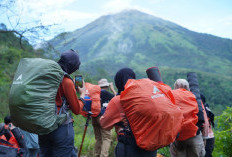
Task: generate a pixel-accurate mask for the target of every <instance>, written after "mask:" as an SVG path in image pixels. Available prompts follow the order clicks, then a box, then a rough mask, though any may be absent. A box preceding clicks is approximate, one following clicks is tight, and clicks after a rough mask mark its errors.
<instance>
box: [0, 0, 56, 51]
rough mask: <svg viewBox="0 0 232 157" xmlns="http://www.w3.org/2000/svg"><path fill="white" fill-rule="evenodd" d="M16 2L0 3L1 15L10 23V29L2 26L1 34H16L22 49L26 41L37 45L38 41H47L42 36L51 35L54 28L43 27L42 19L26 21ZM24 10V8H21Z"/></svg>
mask: <svg viewBox="0 0 232 157" xmlns="http://www.w3.org/2000/svg"><path fill="white" fill-rule="evenodd" d="M15 4H16V0H1V1H0V9H1V12H0V14H1V15H2V16H3V18H6V19H7V21H8V23H9V26H8V27H9V28H7V27H6V26H5V27H4V24H0V33H6V34H8V33H14V34H15V35H16V36H17V37H18V38H19V41H18V42H19V44H20V47H21V48H22V49H24V47H23V42H24V41H30V42H31V43H35V42H36V41H40V42H42V41H45V40H44V39H43V37H42V36H44V35H46V34H48V33H49V31H50V29H51V27H52V26H54V25H55V24H51V25H43V24H42V22H41V20H40V19H36V20H35V19H30V20H29V21H28V20H27V21H25V19H23V17H22V16H21V12H20V10H16V9H15V8H14V7H16V6H15ZM21 9H22V8H21Z"/></svg>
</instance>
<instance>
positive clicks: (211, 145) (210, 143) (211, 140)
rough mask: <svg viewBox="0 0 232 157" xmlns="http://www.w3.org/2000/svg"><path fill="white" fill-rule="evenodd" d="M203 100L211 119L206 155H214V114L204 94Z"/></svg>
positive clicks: (206, 156)
mask: <svg viewBox="0 0 232 157" xmlns="http://www.w3.org/2000/svg"><path fill="white" fill-rule="evenodd" d="M201 100H202V103H203V104H204V107H205V110H206V113H207V118H208V121H209V129H208V137H206V138H205V139H206V145H205V152H206V154H205V157H212V156H213V155H212V153H213V149H214V141H215V138H214V133H213V129H212V127H214V114H213V112H212V111H211V110H210V108H209V104H207V103H206V98H205V96H204V95H203V94H201Z"/></svg>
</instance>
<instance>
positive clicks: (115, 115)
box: [100, 97, 124, 130]
mask: <svg viewBox="0 0 232 157" xmlns="http://www.w3.org/2000/svg"><path fill="white" fill-rule="evenodd" d="M118 99H119V97H114V98H113V99H112V100H111V101H110V102H109V104H108V106H107V108H106V111H105V113H104V114H103V115H102V117H101V119H100V124H101V126H102V127H103V128H104V129H107V130H111V129H112V128H113V127H114V125H115V124H116V123H118V122H120V121H121V120H122V119H123V118H122V117H123V116H122V114H124V113H122V112H123V111H122V110H121V108H120V107H121V104H120V100H118Z"/></svg>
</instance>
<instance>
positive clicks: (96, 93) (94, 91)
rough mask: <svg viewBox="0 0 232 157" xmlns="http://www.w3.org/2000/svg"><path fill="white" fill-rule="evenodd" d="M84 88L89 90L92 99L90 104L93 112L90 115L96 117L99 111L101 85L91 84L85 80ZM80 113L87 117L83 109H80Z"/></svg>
mask: <svg viewBox="0 0 232 157" xmlns="http://www.w3.org/2000/svg"><path fill="white" fill-rule="evenodd" d="M85 88H86V90H88V92H89V97H90V98H91V99H92V105H91V112H92V113H93V114H92V115H91V116H92V117H97V116H98V115H99V113H100V112H101V98H100V94H101V87H100V86H98V85H93V84H91V83H88V82H86V83H85ZM81 114H82V115H83V116H85V117H87V113H86V112H85V111H83V110H81Z"/></svg>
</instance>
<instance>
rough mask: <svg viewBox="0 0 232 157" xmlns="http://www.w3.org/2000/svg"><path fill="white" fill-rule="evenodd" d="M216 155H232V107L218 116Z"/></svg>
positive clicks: (229, 156) (227, 156) (228, 156)
mask: <svg viewBox="0 0 232 157" xmlns="http://www.w3.org/2000/svg"><path fill="white" fill-rule="evenodd" d="M216 122H217V130H216V131H215V150H214V156H222V157H224V156H226V157H231V156H232V149H231V148H232V107H227V109H226V110H225V111H224V112H223V113H222V114H221V115H220V116H217V117H216Z"/></svg>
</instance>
